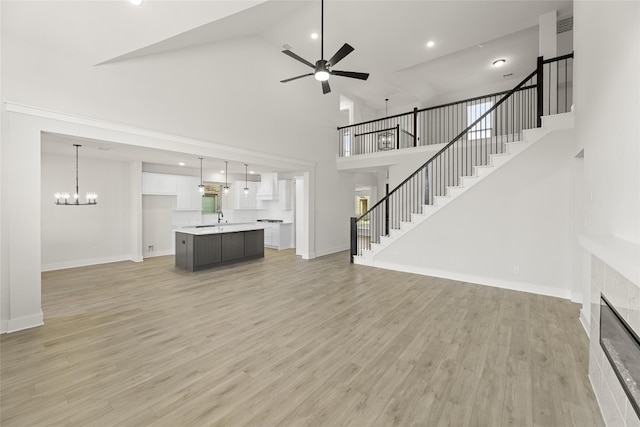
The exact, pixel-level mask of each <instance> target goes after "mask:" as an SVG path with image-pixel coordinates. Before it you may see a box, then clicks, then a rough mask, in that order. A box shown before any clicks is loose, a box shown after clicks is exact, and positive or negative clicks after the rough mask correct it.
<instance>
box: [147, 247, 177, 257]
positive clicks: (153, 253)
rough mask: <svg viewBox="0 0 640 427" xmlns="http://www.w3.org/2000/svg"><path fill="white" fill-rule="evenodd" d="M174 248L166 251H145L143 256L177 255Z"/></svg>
mask: <svg viewBox="0 0 640 427" xmlns="http://www.w3.org/2000/svg"><path fill="white" fill-rule="evenodd" d="M175 254H176V251H175V250H174V249H165V250H164V251H153V252H143V253H142V258H155V257H158V256H166V255H175Z"/></svg>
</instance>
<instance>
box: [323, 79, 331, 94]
mask: <svg viewBox="0 0 640 427" xmlns="http://www.w3.org/2000/svg"><path fill="white" fill-rule="evenodd" d="M329 92H331V87H330V86H329V81H327V80H325V81H323V82H322V94H323V95H326V94H328V93H329Z"/></svg>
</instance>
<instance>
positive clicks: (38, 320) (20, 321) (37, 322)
mask: <svg viewBox="0 0 640 427" xmlns="http://www.w3.org/2000/svg"><path fill="white" fill-rule="evenodd" d="M43 317H44V316H43V314H42V311H40V312H39V313H36V314H32V315H31V316H22V317H18V318H15V319H9V320H8V322H7V332H8V333H11V332H18V331H22V330H23V329H29V328H35V327H36V326H42V325H44V322H43Z"/></svg>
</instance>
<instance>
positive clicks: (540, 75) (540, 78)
mask: <svg viewBox="0 0 640 427" xmlns="http://www.w3.org/2000/svg"><path fill="white" fill-rule="evenodd" d="M536 76H537V77H536V81H537V84H536V89H537V90H536V92H537V97H538V99H537V104H538V105H537V110H538V111H537V118H538V120H537V127H542V116H543V115H544V58H543V57H542V56H539V57H538V66H537V68H536Z"/></svg>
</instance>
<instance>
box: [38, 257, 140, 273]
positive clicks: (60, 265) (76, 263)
mask: <svg viewBox="0 0 640 427" xmlns="http://www.w3.org/2000/svg"><path fill="white" fill-rule="evenodd" d="M129 260H131V261H133V260H132V259H131V256H130V255H129V254H127V255H114V256H110V257H103V258H87V259H78V260H73V261H64V262H54V263H51V264H43V265H42V267H41V269H40V271H53V270H63V269H65V268H76V267H86V266H88V265H98V264H108V263H111V262H120V261H129Z"/></svg>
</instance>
